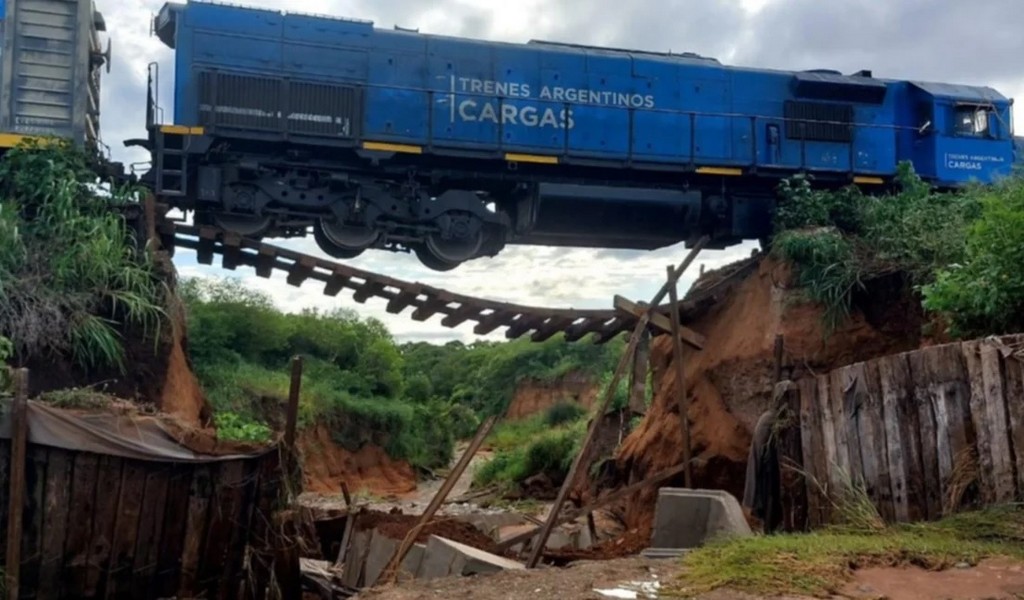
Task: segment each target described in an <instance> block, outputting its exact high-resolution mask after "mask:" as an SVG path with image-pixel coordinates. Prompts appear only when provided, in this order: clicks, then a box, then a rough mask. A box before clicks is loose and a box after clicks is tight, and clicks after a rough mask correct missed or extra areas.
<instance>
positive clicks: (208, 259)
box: [157, 219, 757, 344]
mask: <svg viewBox="0 0 1024 600" xmlns="http://www.w3.org/2000/svg"><path fill="white" fill-rule="evenodd" d="M157 230H158V234H159V238H160V240H161V243H162V245H163V246H164V247H165V248H168V249H170V250H172V251H173V249H175V248H183V249H188V250H193V251H195V252H196V258H197V260H198V262H199V263H200V264H204V265H212V264H214V257H215V256H217V255H219V256H220V257H221V260H220V262H221V266H222V267H223V268H225V269H228V270H236V269H237V268H239V267H242V266H244V267H251V268H254V269H255V271H256V275H257V276H258V277H263V278H270V277H271V276H272V275H273V272H274V271H281V272H284V273H286V274H287V279H286V281H287V283H288V284H289V285H292V286H295V287H300V286H302V285H304V284H305V283H307V282H309V281H318V282H321V283H323V284H324V287H323V293H324V294H325V295H327V296H331V297H335V296H337V295H339V294H340V293H341V292H342V291H349V292H351V293H352V297H353V299H354V300H355V301H356V302H359V303H360V304H365V303H366V302H367V301H368V300H369V299H371V298H379V299H383V300H386V301H387V306H386V310H387V311H388V312H389V313H391V314H401V313H402V312H403V311H406V310H407V309H410V308H411V309H412V314H411V317H412V319H413V320H415V321H427V320H428V319H431V318H432V317H435V316H438V315H440V316H441V317H442V319H441V325H442V326H443V327H447V328H455V327H458V326H460V325H462V324H464V323H467V322H475V323H476V325H475V326H474V328H473V333H475V334H477V335H487V334H490V333H492V332H494V331H496V330H497V329H499V328H501V327H505V328H506V330H505V337H506V338H507V339H517V338H521V337H523V336H525V335H527V334H530V339H531V340H532V341H534V342H543V341H545V340H547V339H550V338H552V337H554V336H555V335H558V334H559V333H562V334H564V336H565V339H566V340H567V341H570V342H576V341H579V340H582V339H583V338H586V337H587V336H588V335H590V336H592V339H593V341H594V343H596V344H604V343H607V342H609V341H611V340H612V339H614V338H615V337H616V336H618V335H619V334H621V333H623V332H627V331H631V330H632V329H633V328H634V327H635V325H636V322H637V315H636V313H635V312H633V311H630V310H624V309H623V307H621V306H617V307H616V308H611V309H574V308H545V307H537V306H525V305H520V304H513V303H509V302H502V301H498V300H490V299H485V298H478V297H474V296H468V295H465V294H459V293H455V292H451V291H448V290H444V289H440V288H436V287H433V286H430V285H426V284H423V283H419V282H410V281H403V280H400V279H396V278H393V277H389V276H387V275H383V274H379V273H373V272H371V271H366V270H363V269H359V268H357V267H353V266H350V265H346V264H344V263H342V262H337V261H332V260H328V259H323V258H319V257H317V256H313V255H309V254H304V253H302V252H297V251H295V250H291V249H288V248H283V247H281V246H276V245H273V244H268V243H265V242H262V241H259V240H254V239H250V238H246V237H242V236H239V235H236V234H233V233H230V232H226V231H223V230H221V229H218V228H216V227H209V226H201V227H195V226H191V225H183V224H180V223H176V222H174V221H171V220H169V219H163V220H161V222H160V223H159V224H158V226H157ZM756 264H757V261H756V260H755V259H754V258H753V257H752V258H751V259H748V260H746V261H743V262H742V263H741V264H739V265H738V266H736V267H735V268H733V269H731V270H730V272H728V273H727V274H725V276H724V277H722V278H721V279H719V280H718V281H716V282H715V283H713V284H711V285H708V286H703V287H701V288H700V289H695V290H692V293H691V294H689V295H688V296H687V297H686V298H685V299H684V300H683V301H682V302H681V303H679V316H680V320H681V321H688V320H691V319H692V318H693V317H694V316H695V315H696V314H697V313H699V312H701V311H702V310H704V309H706V308H707V307H708V306H710V305H712V304H714V303H715V302H716V301H717V300H718V299H719V298H720V297H721V294H722V293H723V292H724V291H725V290H726V289H728V288H729V287H731V284H732V283H735V282H736V281H738V280H740V279H742V277H743V276H745V275H746V274H748V273H750V272H751V271H752V270H753V268H754V267H756ZM632 308H634V310H635V307H632ZM652 312H653V314H654V315H657V317H664V322H666V323H667V322H668V315H670V309H669V305H661V306H659V307H657V309H655V310H654V311H652ZM657 317H656V318H657ZM658 320H659V322H660V321H661V320H662V319H658ZM531 332H532V333H531ZM696 339H697V341H698V342H699V336H696ZM693 340H694V337H693V336H691V338H690V339H689V340H687V341H688V343H691V344H693V343H694V341H693Z"/></svg>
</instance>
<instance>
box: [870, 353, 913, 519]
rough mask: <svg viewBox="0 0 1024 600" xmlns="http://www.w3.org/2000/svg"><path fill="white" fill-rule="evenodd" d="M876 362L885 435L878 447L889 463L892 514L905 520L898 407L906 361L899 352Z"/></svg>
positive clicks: (907, 516) (905, 490)
mask: <svg viewBox="0 0 1024 600" xmlns="http://www.w3.org/2000/svg"><path fill="white" fill-rule="evenodd" d="M876 363H877V369H878V378H879V382H878V383H879V395H880V402H881V412H882V415H883V418H882V425H883V428H884V436H885V447H884V448H881V450H882V451H883V452H884V453H885V459H886V463H887V464H888V465H889V487H890V493H889V496H890V498H891V502H892V511H893V512H892V518H893V520H894V521H896V522H900V523H905V522H907V521H909V520H910V513H909V510H910V507H909V496H908V494H909V491H908V485H909V483H908V477H909V468H908V465H907V460H908V456H907V453H906V452H905V451H904V441H903V435H902V430H901V427H900V423H901V422H903V419H904V411H903V410H902V409H901V407H902V406H905V405H906V404H907V371H906V362H905V360H904V358H903V357H902V356H895V357H888V356H887V357H884V358H881V359H879V360H878V361H876Z"/></svg>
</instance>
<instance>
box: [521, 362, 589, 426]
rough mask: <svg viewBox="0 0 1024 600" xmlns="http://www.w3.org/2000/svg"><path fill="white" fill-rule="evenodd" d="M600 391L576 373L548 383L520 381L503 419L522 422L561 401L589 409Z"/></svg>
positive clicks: (584, 377) (586, 378)
mask: <svg viewBox="0 0 1024 600" xmlns="http://www.w3.org/2000/svg"><path fill="white" fill-rule="evenodd" d="M600 391H601V388H600V386H599V385H598V384H596V383H595V382H594V381H593V380H592V378H590V377H587V376H585V375H582V374H580V373H576V372H573V373H568V374H566V375H565V376H563V377H560V378H559V379H556V380H555V381H550V382H540V381H522V382H520V383H519V384H518V385H517V386H516V391H515V393H514V395H513V396H512V402H511V403H510V404H509V408H508V413H507V414H506V416H505V418H506V419H508V420H510V421H515V420H518V419H525V418H527V417H531V416H533V415H535V414H538V413H542V412H544V411H546V410H548V409H549V408H551V407H552V406H555V405H556V404H559V403H561V402H575V403H577V404H579V405H581V406H583V407H584V408H586V409H589V408H591V407H592V406H593V405H594V402H595V401H596V400H597V395H598V393H599V392H600Z"/></svg>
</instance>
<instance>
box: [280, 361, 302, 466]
mask: <svg viewBox="0 0 1024 600" xmlns="http://www.w3.org/2000/svg"><path fill="white" fill-rule="evenodd" d="M301 391H302V357H301V356H296V357H294V358H292V385H291V389H290V390H289V392H288V415H287V421H286V422H285V428H284V445H285V446H286V447H287V448H288V452H289V453H291V452H293V451H294V450H295V430H296V428H297V427H298V421H299V394H300V393H301Z"/></svg>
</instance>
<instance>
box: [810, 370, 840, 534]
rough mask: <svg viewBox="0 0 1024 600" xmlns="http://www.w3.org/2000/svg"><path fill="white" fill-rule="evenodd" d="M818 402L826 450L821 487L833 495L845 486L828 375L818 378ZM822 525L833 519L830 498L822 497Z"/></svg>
mask: <svg viewBox="0 0 1024 600" xmlns="http://www.w3.org/2000/svg"><path fill="white" fill-rule="evenodd" d="M816 379H817V381H818V385H817V392H818V394H817V401H818V411H819V412H818V414H819V416H820V417H821V439H822V442H823V446H824V448H825V452H824V455H825V456H824V457H823V458H824V463H825V464H824V467H823V469H824V470H823V472H822V478H821V479H820V480H819V485H820V486H822V488H821V489H822V490H823V491H824V492H825V493H831V492H832V490H836V489H840V487H841V486H842V485H843V482H842V478H841V477H840V475H839V469H838V468H837V467H838V466H839V460H840V458H839V451H838V446H837V445H836V426H835V414H834V413H833V412H832V403H831V396H832V391H831V390H832V378H831V377H829V375H828V374H823V375H818V376H817V378H816ZM822 500H823V502H822V513H821V516H822V519H823V520H822V522H821V524H822V525H826V524H828V523H829V522H830V520H831V518H832V506H831V504H830V503H829V500H830V499H829V498H827V497H825V496H823V497H822Z"/></svg>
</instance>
